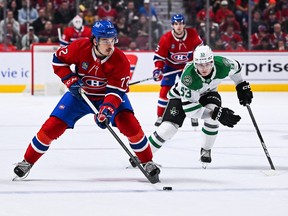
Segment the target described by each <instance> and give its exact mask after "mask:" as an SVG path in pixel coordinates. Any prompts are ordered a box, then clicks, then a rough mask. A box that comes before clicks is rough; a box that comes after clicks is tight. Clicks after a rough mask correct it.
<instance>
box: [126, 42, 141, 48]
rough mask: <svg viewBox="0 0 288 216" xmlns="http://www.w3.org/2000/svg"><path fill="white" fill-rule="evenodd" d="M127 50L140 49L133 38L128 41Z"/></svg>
mask: <svg viewBox="0 0 288 216" xmlns="http://www.w3.org/2000/svg"><path fill="white" fill-rule="evenodd" d="M127 51H140V49H139V48H138V46H137V43H136V41H134V40H131V41H130V43H129V46H128V49H127Z"/></svg>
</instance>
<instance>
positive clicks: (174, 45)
mask: <svg viewBox="0 0 288 216" xmlns="http://www.w3.org/2000/svg"><path fill="white" fill-rule="evenodd" d="M202 43H203V41H202V39H201V38H200V36H199V35H198V33H197V31H196V29H194V28H187V29H185V35H184V37H183V38H182V39H178V38H176V37H175V36H174V34H173V32H172V31H169V32H167V33H165V34H164V35H163V36H162V37H161V38H160V41H159V43H158V46H157V47H156V50H155V55H154V59H153V60H154V64H155V67H156V68H164V65H165V64H166V65H168V66H170V67H172V68H175V69H183V68H184V67H185V64H186V63H187V62H189V61H192V59H193V51H194V49H195V48H196V47H197V46H199V45H200V44H202Z"/></svg>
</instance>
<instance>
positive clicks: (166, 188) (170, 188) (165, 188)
mask: <svg viewBox="0 0 288 216" xmlns="http://www.w3.org/2000/svg"><path fill="white" fill-rule="evenodd" d="M163 190H169V191H171V190H172V187H163Z"/></svg>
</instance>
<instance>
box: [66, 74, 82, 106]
mask: <svg viewBox="0 0 288 216" xmlns="http://www.w3.org/2000/svg"><path fill="white" fill-rule="evenodd" d="M63 83H64V84H65V85H66V86H67V88H68V89H69V91H70V92H71V94H72V95H73V96H74V97H75V98H77V99H78V100H82V96H81V92H80V89H81V88H82V87H83V86H84V83H83V82H82V80H81V79H79V78H78V77H77V76H71V77H70V78H69V79H66V80H64V81H63Z"/></svg>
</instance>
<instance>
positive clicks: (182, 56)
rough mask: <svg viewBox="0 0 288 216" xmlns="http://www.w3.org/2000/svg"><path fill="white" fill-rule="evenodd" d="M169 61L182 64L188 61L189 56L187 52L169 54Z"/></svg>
mask: <svg viewBox="0 0 288 216" xmlns="http://www.w3.org/2000/svg"><path fill="white" fill-rule="evenodd" d="M171 59H172V60H173V61H175V62H179V63H183V62H187V61H188V59H189V56H188V54H187V52H178V53H171Z"/></svg>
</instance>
